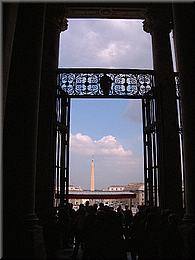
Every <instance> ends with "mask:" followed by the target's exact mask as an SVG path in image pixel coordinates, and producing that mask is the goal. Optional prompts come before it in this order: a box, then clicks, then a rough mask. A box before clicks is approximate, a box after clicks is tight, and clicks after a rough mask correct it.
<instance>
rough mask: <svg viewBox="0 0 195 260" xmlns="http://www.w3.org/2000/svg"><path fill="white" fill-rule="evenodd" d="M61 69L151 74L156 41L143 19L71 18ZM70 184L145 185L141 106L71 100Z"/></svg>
mask: <svg viewBox="0 0 195 260" xmlns="http://www.w3.org/2000/svg"><path fill="white" fill-rule="evenodd" d="M68 24H69V26H68V30H67V31H65V32H63V33H61V39H60V56H59V67H85V68H87V67H104V68H136V69H152V67H153V65H152V49H151V37H150V35H149V34H147V33H145V32H144V31H143V30H142V21H138V20H115V19H112V20H107V19H102V20H95V19H93V20H87V19H85V20H84V19H69V23H68ZM70 151H71V152H70V182H71V184H74V185H80V186H81V187H82V188H84V189H89V183H90V161H91V159H92V157H94V159H95V188H96V189H102V188H105V187H107V186H109V185H113V184H115V185H116V184H120V185H124V184H128V183H130V182H142V181H143V140H142V118H141V101H140V100H125V99H102V100H100V99H72V101H71V149H70Z"/></svg>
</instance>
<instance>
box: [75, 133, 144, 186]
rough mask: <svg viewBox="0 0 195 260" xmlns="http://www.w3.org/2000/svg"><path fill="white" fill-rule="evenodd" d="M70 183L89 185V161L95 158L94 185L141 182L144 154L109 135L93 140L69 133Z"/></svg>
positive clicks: (79, 134)
mask: <svg viewBox="0 0 195 260" xmlns="http://www.w3.org/2000/svg"><path fill="white" fill-rule="evenodd" d="M70 151H71V156H70V182H71V183H75V184H76V185H80V186H81V187H82V188H84V189H89V187H90V163H91V159H92V157H94V159H95V188H96V189H102V188H105V187H108V186H109V185H111V184H121V185H122V184H123V185H125V184H127V183H130V182H132V181H134V182H140V181H143V156H141V155H137V154H136V153H134V152H133V151H132V150H130V149H125V148H124V147H123V145H122V144H121V143H120V142H119V141H118V140H117V138H116V137H114V136H112V135H107V136H104V137H102V138H101V139H99V140H93V138H91V137H90V136H88V135H84V134H82V133H77V134H75V135H73V134H72V135H71V147H70Z"/></svg>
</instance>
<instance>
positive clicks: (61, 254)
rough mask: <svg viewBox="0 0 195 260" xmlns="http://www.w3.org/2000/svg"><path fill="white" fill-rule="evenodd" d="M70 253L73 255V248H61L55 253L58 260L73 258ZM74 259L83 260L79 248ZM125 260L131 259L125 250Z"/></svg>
mask: <svg viewBox="0 0 195 260" xmlns="http://www.w3.org/2000/svg"><path fill="white" fill-rule="evenodd" d="M72 255H73V248H66V249H61V250H59V251H58V252H57V254H56V260H58V259H63V260H73V257H72ZM74 260H84V259H82V250H81V249H79V252H78V255H77V257H76V259H74ZM127 260H132V258H131V253H130V252H127Z"/></svg>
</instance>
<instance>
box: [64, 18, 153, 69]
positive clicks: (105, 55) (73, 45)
mask: <svg viewBox="0 0 195 260" xmlns="http://www.w3.org/2000/svg"><path fill="white" fill-rule="evenodd" d="M60 38H61V39H60V57H59V66H60V67H114V68H147V69H150V68H152V52H151V37H150V35H149V34H147V33H144V31H143V30H142V22H141V21H138V20H120V19H110V20H109V19H102V20H90V19H70V20H69V28H68V30H67V31H65V32H63V33H61V37H60Z"/></svg>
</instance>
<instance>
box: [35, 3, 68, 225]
mask: <svg viewBox="0 0 195 260" xmlns="http://www.w3.org/2000/svg"><path fill="white" fill-rule="evenodd" d="M63 21H64V22H66V24H67V21H65V19H64V6H62V5H59V4H57V5H55V4H48V5H47V10H46V23H45V31H44V46H43V62H42V75H41V90H40V105H39V107H40V109H39V125H38V155H37V185H36V195H37V197H36V209H37V212H38V215H39V217H40V218H41V220H42V221H44V219H45V218H46V219H47V217H48V214H50V212H51V209H52V207H53V196H54V174H55V156H56V154H55V152H56V151H55V145H56V88H57V68H58V58H59V38H60V32H61V30H62V25H63ZM66 28H67V27H64V28H63V29H64V30H65V29H66Z"/></svg>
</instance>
